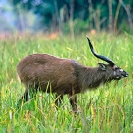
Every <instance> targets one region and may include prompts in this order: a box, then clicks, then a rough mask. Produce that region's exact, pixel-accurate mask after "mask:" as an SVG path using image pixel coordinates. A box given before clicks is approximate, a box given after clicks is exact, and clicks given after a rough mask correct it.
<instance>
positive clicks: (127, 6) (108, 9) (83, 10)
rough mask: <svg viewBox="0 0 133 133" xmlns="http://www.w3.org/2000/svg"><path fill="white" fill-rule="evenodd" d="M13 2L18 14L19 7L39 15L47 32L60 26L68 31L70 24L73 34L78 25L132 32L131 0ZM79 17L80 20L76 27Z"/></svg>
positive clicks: (22, 0)
mask: <svg viewBox="0 0 133 133" xmlns="http://www.w3.org/2000/svg"><path fill="white" fill-rule="evenodd" d="M11 3H13V5H14V7H15V11H16V13H17V14H20V13H21V12H20V7H22V8H23V9H24V10H25V11H32V12H34V14H36V15H37V16H38V18H40V27H38V28H40V29H41V30H42V29H43V30H44V31H45V32H46V31H55V30H57V31H60V32H62V33H66V32H67V31H65V29H64V27H65V26H66V25H67V27H69V30H70V31H69V32H70V33H71V34H73V32H76V31H77V29H78V30H80V31H84V30H92V29H95V30H97V31H100V30H108V31H113V32H114V33H115V34H116V33H119V32H123V31H128V32H129V33H133V28H132V20H133V17H132V15H131V14H132V13H133V8H132V7H133V1H131V0H118V1H116V0H95V1H94V0H62V1H60V0H12V1H11ZM21 17H22V15H21V14H20V18H21ZM38 21H39V19H38ZM77 21H78V22H80V24H79V26H77V27H76V28H74V27H75V26H76V25H77ZM22 22H23V23H25V21H22ZM84 23H85V25H86V27H87V28H85V27H84ZM20 25H21V24H20ZM74 29H75V30H76V31H74ZM67 33H68V32H67Z"/></svg>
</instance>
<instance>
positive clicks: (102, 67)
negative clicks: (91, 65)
mask: <svg viewBox="0 0 133 133" xmlns="http://www.w3.org/2000/svg"><path fill="white" fill-rule="evenodd" d="M98 65H99V68H100V69H101V70H103V71H106V65H105V64H103V63H98Z"/></svg>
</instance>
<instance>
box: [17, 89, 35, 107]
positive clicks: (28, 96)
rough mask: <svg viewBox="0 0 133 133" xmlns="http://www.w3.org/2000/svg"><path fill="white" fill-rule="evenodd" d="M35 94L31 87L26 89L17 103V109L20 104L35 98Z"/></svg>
mask: <svg viewBox="0 0 133 133" xmlns="http://www.w3.org/2000/svg"><path fill="white" fill-rule="evenodd" d="M36 93H37V89H35V88H31V87H26V90H25V92H24V94H23V96H22V98H21V99H20V100H19V101H18V103H17V107H18V108H19V107H20V106H21V105H22V103H25V102H27V101H28V100H29V99H32V98H35V97H36Z"/></svg>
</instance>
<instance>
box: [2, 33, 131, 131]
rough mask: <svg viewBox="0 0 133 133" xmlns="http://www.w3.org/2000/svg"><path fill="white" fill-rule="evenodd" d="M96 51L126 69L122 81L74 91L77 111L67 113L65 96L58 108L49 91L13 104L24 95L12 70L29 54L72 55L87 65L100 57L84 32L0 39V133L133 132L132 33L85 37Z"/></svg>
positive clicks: (68, 105)
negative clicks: (68, 35)
mask: <svg viewBox="0 0 133 133" xmlns="http://www.w3.org/2000/svg"><path fill="white" fill-rule="evenodd" d="M89 36H90V39H91V40H92V43H93V45H94V47H95V49H96V51H97V53H100V54H102V55H106V56H108V57H109V58H111V59H112V60H113V61H114V62H115V63H116V64H117V65H118V66H120V67H122V69H124V70H126V71H127V72H128V73H129V77H128V78H127V79H122V80H120V81H119V82H115V81H113V82H112V83H110V84H107V85H104V86H102V87H99V89H97V90H94V91H88V92H85V93H83V94H79V95H78V111H79V113H78V114H77V116H75V115H74V114H73V113H72V109H71V106H70V104H69V99H68V98H67V96H65V97H64V99H63V101H62V104H61V105H60V107H58V109H57V108H56V107H55V104H54V101H55V97H54V94H47V93H44V94H42V93H38V94H37V98H36V99H31V100H29V101H28V102H27V103H25V104H23V106H22V107H21V109H20V110H19V111H18V110H17V108H16V103H17V101H18V100H19V98H21V96H22V95H23V93H24V89H25V88H24V85H22V84H21V82H20V80H19V78H18V77H17V73H16V65H17V63H18V62H19V61H20V60H21V59H22V58H23V57H25V56H27V55H29V54H33V53H48V54H52V55H54V56H58V57H62V58H72V59H74V60H76V61H78V62H79V63H81V64H84V65H87V66H96V65H97V63H98V62H101V61H100V60H98V59H96V58H95V57H94V56H93V55H92V54H91V52H90V49H89V47H88V42H87V39H86V38H85V35H82V36H77V37H76V38H75V40H71V39H70V38H69V37H57V38H56V39H49V38H47V37H45V36H41V35H40V36H39V35H38V36H27V37H23V36H20V35H19V36H17V35H15V36H14V37H12V38H11V39H8V38H6V39H3V40H1V41H0V46H1V47H0V70H1V71H0V132H1V133H5V132H12V133H13V132H15V133H19V132H20V133H21V132H24V133H28V132H29V133H30V132H32V133H44V132H46V133H75V132H76V133H89V132H90V133H120V132H121V133H130V132H133V83H132V79H133V76H132V75H133V63H132V60H133V37H132V36H130V35H127V34H125V35H121V36H113V35H106V34H101V35H95V36H92V35H89Z"/></svg>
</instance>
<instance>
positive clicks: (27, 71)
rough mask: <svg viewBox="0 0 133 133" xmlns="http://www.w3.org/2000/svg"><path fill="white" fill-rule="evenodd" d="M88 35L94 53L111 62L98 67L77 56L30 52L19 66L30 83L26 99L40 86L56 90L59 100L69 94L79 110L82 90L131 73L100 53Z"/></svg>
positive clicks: (44, 90)
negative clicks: (82, 63)
mask: <svg viewBox="0 0 133 133" xmlns="http://www.w3.org/2000/svg"><path fill="white" fill-rule="evenodd" d="M87 39H88V43H89V46H90V49H91V52H92V53H93V54H94V56H96V57H97V58H99V59H101V60H103V61H106V62H107V63H108V64H103V63H98V66H97V67H86V66H83V65H81V64H79V63H78V62H76V61H74V60H71V59H62V58H57V57H54V56H51V55H48V54H32V55H29V56H27V57H25V58H24V59H22V60H21V61H20V62H19V64H18V66H17V72H18V75H19V77H20V79H21V81H22V83H23V84H24V85H25V87H26V90H25V93H24V95H23V97H22V98H23V99H24V101H27V100H28V93H29V92H31V91H32V92H34V93H35V92H36V91H37V90H38V89H39V90H41V91H43V92H47V93H49V92H53V93H56V96H57V100H56V104H57V103H59V102H60V100H61V99H62V98H63V96H64V95H65V94H67V95H68V96H69V97H70V103H71V105H72V108H73V111H77V94H78V93H81V92H84V91H85V90H87V89H93V88H97V87H98V86H99V85H100V84H104V83H106V82H110V81H112V80H120V79H121V78H124V77H127V76H128V73H127V72H126V71H124V70H122V69H121V68H119V67H118V66H116V65H115V63H114V62H113V61H112V60H110V59H109V58H107V57H105V56H102V55H98V54H96V53H95V51H94V49H93V46H92V44H91V41H90V40H89V38H88V37H87ZM48 84H50V85H49V86H48Z"/></svg>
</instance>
